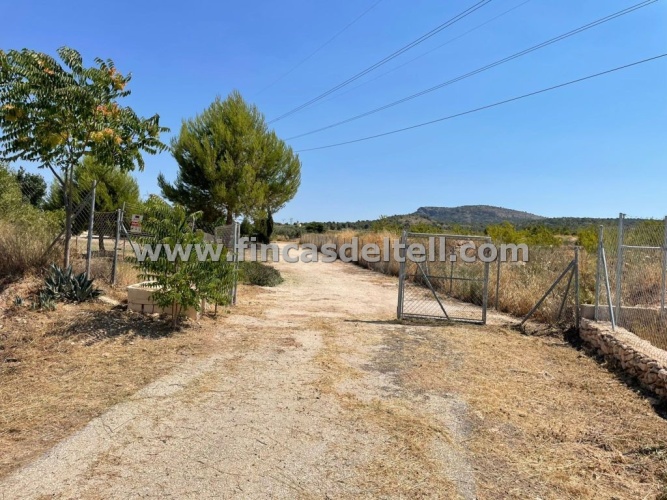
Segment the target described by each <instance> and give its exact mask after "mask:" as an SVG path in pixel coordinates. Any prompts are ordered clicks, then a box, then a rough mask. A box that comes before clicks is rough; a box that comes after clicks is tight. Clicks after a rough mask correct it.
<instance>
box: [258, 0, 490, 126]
mask: <svg viewBox="0 0 667 500" xmlns="http://www.w3.org/2000/svg"><path fill="white" fill-rule="evenodd" d="M491 1H492V0H482V1H480V2H478V3H476V4H475V5H473V6H471V7H469V8H468V9H466V10H464V11H463V12H461V13H460V14H457V15H456V16H454V17H453V18H451V19H449V20H448V21H445V22H444V23H442V24H441V25H439V26H437V27H436V28H434V29H432V30H431V31H429V32H428V33H425V34H424V35H422V36H420V37H419V38H417V39H416V40H413V41H412V42H410V43H409V44H407V45H405V46H404V47H402V48H400V49H398V50H397V51H395V52H393V53H391V54H390V55H388V56H387V57H385V58H384V59H381V60H380V61H378V62H376V63H375V64H373V65H372V66H369V67H368V68H366V69H364V70H363V71H361V72H359V73H357V74H356V75H354V76H352V77H350V78H348V79H347V80H345V81H344V82H342V83H339V84H338V85H336V86H335V87H332V88H331V89H329V90H327V91H326V92H324V93H322V94H320V95H319V96H317V97H314V98H313V99H311V100H310V101H307V102H305V103H303V104H301V105H300V106H297V107H296V108H294V109H292V110H290V111H287V112H285V113H283V114H282V115H280V116H278V117H276V118H274V119H273V120H271V121H269V122H268V123H274V122H277V121H279V120H282V119H283V118H286V117H288V116H290V115H293V114H294V113H297V112H299V111H301V110H302V109H303V108H305V107H307V106H310V105H311V104H313V103H315V102H317V101H319V100H321V99H324V98H325V97H327V96H328V95H330V94H332V93H333V92H336V91H337V90H339V89H341V88H343V87H345V86H346V85H349V84H350V83H352V82H354V81H356V80H358V79H359V78H361V77H362V76H364V75H367V74H368V73H370V72H371V71H373V70H375V69H377V68H379V67H380V66H382V65H384V64H386V63H388V62H389V61H391V60H392V59H395V58H396V57H398V56H400V55H401V54H403V53H405V52H407V51H408V50H410V49H412V48H414V47H416V46H417V45H419V44H420V43H422V42H424V41H426V40H428V39H429V38H431V37H433V36H435V35H437V34H438V33H440V32H441V31H442V30H444V29H446V28H448V27H449V26H452V25H453V24H455V23H457V22H458V21H460V20H461V19H464V18H466V17H467V16H469V15H470V14H472V13H473V12H475V11H476V10H478V9H481V8H482V7H484V6H485V5H486V4H488V3H490V2H491Z"/></svg>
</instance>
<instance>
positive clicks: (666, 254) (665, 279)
mask: <svg viewBox="0 0 667 500" xmlns="http://www.w3.org/2000/svg"><path fill="white" fill-rule="evenodd" d="M665 287H667V217H665V236H664V239H663V242H662V286H661V289H660V313H664V312H665Z"/></svg>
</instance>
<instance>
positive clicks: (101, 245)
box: [97, 224, 106, 255]
mask: <svg viewBox="0 0 667 500" xmlns="http://www.w3.org/2000/svg"><path fill="white" fill-rule="evenodd" d="M100 225H101V224H100ZM103 229H104V228H98V229H97V231H98V232H99V236H98V240H99V244H98V246H99V250H100V255H104V253H105V252H106V248H104V234H103V233H102V230H103Z"/></svg>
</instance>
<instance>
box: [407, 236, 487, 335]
mask: <svg viewBox="0 0 667 500" xmlns="http://www.w3.org/2000/svg"><path fill="white" fill-rule="evenodd" d="M410 237H416V238H437V239H439V241H440V242H441V244H444V245H446V241H447V240H456V241H471V240H472V241H478V242H483V243H491V238H489V237H485V236H472V235H458V234H431V233H412V232H408V231H404V232H403V234H402V235H401V239H400V243H401V246H400V257H401V259H400V268H399V280H398V283H399V285H398V307H397V317H398V319H409V318H412V319H430V320H444V321H452V322H462V323H473V324H480V325H484V324H486V314H487V306H488V298H489V268H490V263H489V262H484V263H483V274H482V277H480V278H470V277H465V276H455V275H454V262H453V261H451V259H450V260H447V261H445V262H442V261H440V260H438V261H437V264H440V265H441V266H442V264H446V263H451V266H449V267H450V272H449V275H446V276H443V275H435V274H430V273H431V269H430V267H431V266H429V262H428V260H427V261H426V262H423V263H417V262H415V263H414V264H415V265H416V269H415V272H416V273H418V274H414V275H408V274H407V273H406V267H407V266H406V249H407V248H408V247H409V245H410V241H409V239H410ZM436 267H438V266H436ZM417 276H419V277H420V280H423V281H425V286H426V289H428V290H429V291H430V292H431V294H432V295H433V298H434V299H435V302H436V303H437V305H438V306H439V308H440V311H442V314H422V313H414V312H410V311H406V307H405V305H406V283H407V282H409V281H414V278H416V277H417ZM435 279H437V280H441V281H442V280H448V281H449V283H450V287H449V293H447V291H446V290H442V289H441V290H440V296H439V295H438V291H437V290H436V288H437V286H438V285H437V283H436V285H435V286H434V283H433V282H432V280H435ZM454 281H469V282H481V283H482V297H481V299H482V304H481V315H480V316H481V317H480V319H479V320H478V319H473V318H465V317H458V316H455V315H452V314H450V313H448V312H447V308H446V307H445V306H446V304H445V303H443V302H444V301H443V300H441V296H444V297H445V298H451V297H452V296H451V291H452V283H453V282H454ZM455 300H457V301H458V299H455ZM472 307H480V306H476V305H475V306H472Z"/></svg>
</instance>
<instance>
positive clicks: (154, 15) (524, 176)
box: [0, 0, 667, 221]
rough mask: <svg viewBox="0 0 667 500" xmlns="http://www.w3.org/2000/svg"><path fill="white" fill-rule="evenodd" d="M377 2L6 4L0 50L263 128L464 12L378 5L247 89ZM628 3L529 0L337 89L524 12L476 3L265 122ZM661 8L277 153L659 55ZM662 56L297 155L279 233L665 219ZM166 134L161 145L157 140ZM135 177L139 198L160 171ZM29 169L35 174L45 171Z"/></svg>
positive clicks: (378, 96)
mask: <svg viewBox="0 0 667 500" xmlns="http://www.w3.org/2000/svg"><path fill="white" fill-rule="evenodd" d="M375 1H376V0H358V1H350V0H348V1H340V2H313V1H305V0H301V1H297V0H282V1H280V2H276V1H275V0H260V1H254V2H209V1H206V2H204V1H199V2H177V3H176V2H164V1H162V2H156V1H142V2H136V1H134V2H129V1H126V0H119V1H116V2H113V3H111V4H110V3H104V2H102V3H99V2H72V1H62V2H34V1H30V0H26V1H22V2H5V4H4V5H3V7H2V17H3V29H2V31H0V47H2V48H4V49H9V48H23V47H27V48H31V49H35V50H40V51H44V52H48V53H51V54H54V53H55V50H56V49H57V48H58V47H60V46H63V45H67V46H70V47H73V48H76V49H77V50H79V51H81V52H82V54H83V55H84V58H85V59H86V60H87V61H89V62H90V63H92V60H93V58H94V57H102V58H111V59H113V60H114V61H115V63H116V65H117V67H118V69H119V70H120V71H121V72H128V71H129V72H132V74H133V80H132V82H131V86H130V88H131V90H132V96H130V98H128V99H127V104H129V105H131V106H133V107H134V108H135V109H136V110H137V111H138V112H139V113H140V114H143V115H145V116H148V115H152V114H153V113H156V112H157V113H159V114H160V116H161V118H162V123H163V124H164V125H166V126H168V127H170V128H171V129H172V133H173V132H177V131H178V129H179V126H180V123H181V120H182V119H183V118H187V117H191V116H193V115H194V114H196V113H198V112H200V111H202V110H203V109H204V108H205V107H206V106H208V104H210V102H211V101H212V100H213V99H214V98H215V97H216V96H217V95H220V96H225V95H227V94H228V93H229V92H230V91H232V90H233V89H238V90H239V91H241V93H242V94H243V95H244V97H245V98H246V99H247V100H249V101H251V102H254V103H256V104H257V105H258V106H259V108H260V109H261V110H262V112H263V113H264V114H265V115H266V117H267V119H269V120H271V119H273V118H275V117H276V116H279V115H281V114H282V113H284V112H286V111H289V110H290V109H292V108H294V107H296V106H298V105H300V104H302V103H304V102H306V101H308V100H310V99H311V98H313V97H315V96H317V95H319V94H320V93H322V92H324V91H326V90H328V89H329V88H331V87H333V86H334V85H336V84H338V83H340V82H342V81H344V80H346V79H347V78H349V77H350V76H353V75H354V74H356V73H357V72H359V71H361V70H363V69H365V68H366V67H368V66H370V65H372V64H374V63H375V62H377V61H378V60H380V59H382V58H384V57H385V56H387V55H388V54H390V53H392V52H394V51H395V50H397V49H399V48H400V47H402V46H404V45H406V44H407V43H409V42H411V41H412V40H414V39H416V38H417V37H419V36H420V35H422V34H423V33H425V32H427V31H429V30H431V29H432V28H434V27H436V26H437V25H439V24H441V23H442V22H444V21H446V20H447V19H449V18H451V17H453V16H454V15H456V14H458V13H459V12H461V11H463V10H465V9H466V8H468V7H470V6H471V5H473V4H474V3H476V2H475V1H474V0H467V1H464V0H454V1H449V2H445V1H442V0H439V1H437V0H418V1H416V2H405V1H399V0H382V1H381V2H380V3H379V4H378V5H377V6H376V7H375V8H373V9H372V10H371V11H370V12H369V13H368V14H366V15H365V16H364V17H363V18H362V19H360V20H359V21H358V22H357V23H355V24H354V25H353V26H352V27H351V28H349V29H348V30H347V31H345V32H344V33H343V34H342V35H340V36H339V37H338V38H337V39H336V40H335V41H333V42H332V43H330V44H329V45H328V46H326V47H325V48H324V49H323V50H321V51H320V52H318V53H317V55H316V56H314V57H313V58H311V59H310V60H308V61H307V62H306V63H304V64H303V65H301V66H300V67H299V68H297V69H296V70H295V71H293V72H292V73H291V74H289V75H288V76H287V77H285V78H284V79H282V80H280V81H279V82H278V83H277V84H275V85H273V86H271V87H270V88H268V89H266V90H264V91H261V90H262V89H264V88H265V87H266V86H267V85H269V84H270V83H271V82H273V81H275V80H276V79H277V78H278V77H280V76H281V75H282V74H283V73H285V72H286V71H287V70H289V69H291V68H292V67H293V66H294V65H295V64H297V63H299V62H300V61H301V60H303V58H305V57H306V56H308V55H309V54H310V53H311V52H312V51H314V50H315V49H316V48H318V47H319V46H320V45H321V44H322V43H324V42H325V41H326V40H328V39H329V38H330V37H332V36H333V35H335V34H336V33H337V32H338V31H339V30H341V29H342V28H343V27H344V26H345V25H347V24H348V23H349V22H350V21H352V20H353V19H354V18H356V17H357V16H358V15H359V14H361V13H362V12H363V11H365V10H366V9H367V8H368V7H370V6H371V5H373V4H374V3H375ZM638 1H639V0H635V1H632V0H631V1H626V0H605V1H604V2H602V1H600V0H597V1H596V0H558V1H555V0H530V1H529V2H527V3H526V4H525V5H522V6H520V7H519V8H517V9H516V10H514V11H512V12H511V13H509V14H507V15H505V16H503V17H502V18H500V19H498V20H496V21H494V22H492V23H490V24H488V25H486V26H484V27H482V28H480V29H478V30H476V31H474V32H472V33H470V34H468V35H466V36H463V37H461V38H460V39H458V40H455V41H453V42H451V43H449V44H447V45H444V46H443V47H441V48H439V49H437V50H434V51H433V52H431V53H430V54H428V55H426V56H424V57H422V58H420V59H419V60H417V61H415V62H413V63H410V64H408V65H406V66H404V67H402V68H400V69H398V70H396V71H394V72H392V73H390V74H388V75H386V76H384V77H382V78H378V79H377V80H374V81H372V82H369V83H367V84H365V85H362V86H360V87H359V88H357V89H354V90H352V91H351V92H347V93H345V94H343V93H342V92H343V91H344V90H347V89H349V88H352V87H354V86H356V85H358V84H359V83H363V82H364V81H367V80H371V79H372V78H375V77H376V76H377V75H380V74H381V73H384V72H385V71H387V70H389V69H392V68H394V67H396V66H399V65H401V64H403V63H404V62H406V61H408V60H409V59H412V58H414V57H416V56H418V55H421V54H423V53H424V52H427V51H429V50H431V49H433V48H435V47H436V46H438V45H442V44H444V43H445V42H447V41H448V40H450V39H452V38H455V37H457V36H459V35H461V34H462V33H464V32H465V31H468V30H469V29H471V28H473V27H475V26H477V25H479V24H481V23H484V22H486V21H487V20H489V19H491V18H492V17H494V16H496V15H498V14H500V13H502V12H503V11H506V10H508V9H510V8H512V7H514V6H517V5H519V4H521V3H523V2H524V0H493V1H492V2H491V3H489V4H488V5H487V6H485V7H483V8H481V9H480V10H478V11H477V12H475V13H474V14H472V15H470V16H469V17H467V18H466V19H464V20H463V21H461V22H459V23H457V24H455V25H454V26H452V27H450V28H448V29H446V30H444V31H443V32H441V33H440V34H438V35H436V36H434V37H433V38H431V39H430V40H428V41H426V42H424V43H423V44H421V45H419V46H418V47H416V48H414V49H412V50H410V51H408V52H407V53H406V54H404V55H403V56H401V57H399V58H397V59H395V60H394V61H392V62H390V63H388V64H387V65H385V66H383V67H382V68H380V69H378V70H376V71H375V72H372V73H370V74H369V75H367V76H366V77H365V78H364V79H362V80H360V81H359V82H356V83H354V84H352V85H351V86H349V87H346V89H343V91H341V95H340V96H338V97H334V98H332V99H330V100H327V101H325V102H322V103H319V104H318V105H316V106H312V107H310V108H308V109H305V110H303V111H302V112H300V113H296V114H294V115H292V116H290V117H287V118H285V119H283V120H280V121H278V122H276V123H274V124H273V126H275V129H276V131H277V133H278V134H279V135H280V136H281V137H283V138H287V137H291V136H293V135H297V134H300V133H302V132H307V131H309V130H312V129H315V128H319V127H321V126H324V125H328V124H329V123H332V122H335V121H338V120H341V119H345V118H348V117H350V116H352V115H355V114H358V113H361V112H363V111H366V110H369V109H372V108H375V107H378V106H381V105H383V104H385V103H388V102H390V101H394V100H396V99H400V98H402V97H404V96H407V95H409V94H412V93H414V92H417V91H419V90H422V89H424V88H428V87H431V86H433V85H436V84H438V83H440V82H443V81H446V80H449V79H451V78H455V77H457V76H459V75H461V74H464V73H467V72H469V71H471V70H475V69H477V68H479V67H481V66H484V65H486V64H488V63H491V62H494V61H495V60H497V59H500V58H503V57H505V56H508V55H511V54H513V53H515V52H518V51H520V50H523V49H525V48H528V47H530V46H532V45H535V44H537V43H540V42H542V41H545V40H547V39H549V38H552V37H554V36H558V35H560V34H562V33H564V32H566V31H569V30H571V29H574V28H577V27H579V26H581V25H584V24H586V23H588V22H590V21H594V20H596V19H598V18H601V17H603V16H605V15H607V14H611V13H613V12H616V11H618V10H621V9H623V8H626V7H629V6H631V5H633V4H635V3H637V2H638ZM666 26H667V3H666V2H665V0H661V1H658V2H657V3H655V4H653V5H650V6H648V7H646V8H644V9H641V10H639V11H638V12H634V13H631V14H629V15H627V16H624V17H622V18H620V19H617V20H614V21H611V22H609V23H607V24H605V25H602V26H600V27H597V28H594V29H592V30H589V31H587V32H585V33H582V34H580V35H577V36H575V37H573V38H571V39H568V40H565V41H563V42H560V43H558V44H555V45H553V46H550V47H548V48H546V49H543V50H540V51H537V52H535V53H533V54H530V55H527V56H525V57H523V58H521V59H518V60H516V61H512V62H510V63H508V64H505V65H502V66H499V67H497V68H494V69H491V70H489V71H487V72H485V73H482V74H480V75H477V76H474V77H472V78H469V79H466V80H464V81H462V82H459V83H456V84H454V85H452V86H449V87H446V88H445V89H442V90H440V91H436V92H433V93H431V94H429V95H427V96H424V97H422V98H419V99H416V100H413V101H411V102H409V103H406V104H403V105H400V106H396V107H394V108H392V109H390V110H387V111H384V112H381V113H377V114H375V115H372V116H369V117H366V118H363V119H361V120H357V121H355V122H352V123H349V124H346V125H343V126H340V127H337V128H334V129H330V130H327V131H324V132H321V133H318V134H313V135H311V136H308V137H304V138H301V139H295V140H293V141H290V144H291V145H292V146H293V147H294V149H296V150H299V149H305V148H309V147H316V146H321V145H326V144H331V143H336V142H341V141H345V140H349V139H355V138H358V137H363V136H367V135H372V134H375V133H381V132H385V131H388V130H392V129H396V128H401V127H404V126H409V125H412V124H415V123H419V122H424V121H428V120H432V119H435V118H439V117H441V116H446V115H450V114H453V113H457V112H461V111H466V110H468V109H471V108H476V107H479V106H483V105H486V104H490V103H493V102H495V101H500V100H503V99H507V98H510V97H513V96H516V95H520V94H524V93H527V92H531V91H534V90H538V89H541V88H544V87H549V86H551V85H555V84H558V83H561V82H565V81H568V80H572V79H575V78H579V77H581V76H586V75H588V74H591V73H595V72H598V71H604V70H606V69H610V68H613V67H616V66H621V65H623V64H627V63H630V62H633V61H636V60H639V59H643V58H648V57H651V56H655V55H658V54H660V53H664V52H667V29H665V28H666ZM666 84H667V58H665V59H661V60H658V61H656V62H653V63H649V64H645V65H642V66H639V67H635V68H632V69H628V70H625V71H622V72H618V73H615V74H612V75H608V76H604V77H601V78H598V79H594V80H591V81H588V82H584V83H582V84H579V85H575V86H571V87H568V88H564V89H560V90H556V91H554V92H550V93H548V94H544V95H540V96H536V97H533V98H530V99H525V100H522V101H519V102H515V103H511V104H508V105H505V106H500V107H498V108H494V109H491V110H487V111H482V112H479V113H475V114H472V115H468V116H464V117H461V118H457V119H454V120H451V121H447V122H443V123H440V124H435V125H432V126H428V127H423V128H419V129H416V130H412V131H408V132H404V133H401V134H396V135H392V136H388V137H383V138H380V139H376V140H372V141H366V142H361V143H357V144H352V145H347V146H343V147H339V148H332V149H325V150H319V151H309V152H303V153H301V154H300V156H301V160H302V162H303V168H302V184H301V189H300V191H299V193H298V194H297V196H296V198H295V199H294V200H293V201H292V202H290V203H289V204H288V205H287V206H286V207H285V208H284V209H283V210H282V211H281V212H280V213H279V214H278V215H277V216H276V220H278V221H288V220H290V219H293V220H299V221H308V220H339V221H342V220H358V219H367V218H376V217H378V216H379V215H381V214H384V215H391V214H400V213H410V212H413V211H414V210H416V209H417V208H418V207H420V206H458V205H469V204H486V205H497V206H504V207H508V208H513V209H517V210H525V211H528V212H533V213H537V214H540V215H546V216H592V217H614V216H616V215H617V214H618V212H621V211H622V212H625V213H627V214H629V215H631V216H651V217H663V216H665V215H667V196H665V192H666V190H665V187H666V186H667V168H666V167H667V164H666V160H667V141H666V140H665V138H666V135H667V132H666V131H667V92H665V90H667V85H666ZM168 138H169V137H164V139H168ZM146 163H147V164H146V169H145V170H144V172H141V173H137V174H136V175H137V178H138V180H139V182H140V186H141V192H142V194H143V195H147V194H149V193H154V192H159V191H158V188H157V184H156V178H157V175H158V173H160V172H162V173H164V174H165V175H166V177H167V178H168V179H173V178H175V176H176V171H177V166H176V163H175V161H174V160H173V159H172V157H171V156H170V155H169V153H164V154H162V155H160V156H156V157H148V158H147V162H146ZM44 173H45V174H46V172H44Z"/></svg>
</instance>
